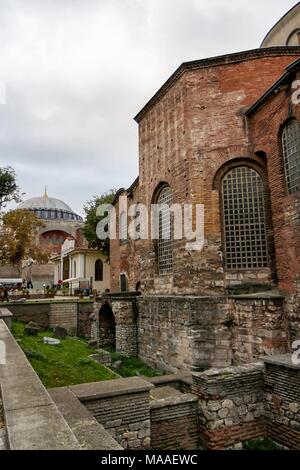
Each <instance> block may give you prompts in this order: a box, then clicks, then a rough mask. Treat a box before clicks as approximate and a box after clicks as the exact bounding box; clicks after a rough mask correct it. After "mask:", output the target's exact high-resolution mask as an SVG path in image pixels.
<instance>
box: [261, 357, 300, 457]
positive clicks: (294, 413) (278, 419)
mask: <svg viewBox="0 0 300 470" xmlns="http://www.w3.org/2000/svg"><path fill="white" fill-rule="evenodd" d="M264 390H265V398H266V399H265V410H266V423H267V431H268V435H269V436H270V437H272V438H273V439H274V440H275V441H277V442H279V443H280V444H282V445H284V446H286V447H288V448H290V449H292V450H300V367H299V366H294V365H293V364H292V363H291V356H290V355H287V356H280V357H273V358H270V359H267V360H266V368H265V380H264Z"/></svg>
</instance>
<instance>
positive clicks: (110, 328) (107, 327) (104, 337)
mask: <svg viewBox="0 0 300 470" xmlns="http://www.w3.org/2000/svg"><path fill="white" fill-rule="evenodd" d="M99 343H100V346H102V347H104V346H113V347H115V345H116V321H115V317H114V314H113V311H112V308H111V306H110V305H109V303H108V302H105V303H104V304H103V305H102V306H101V308H100V311H99Z"/></svg>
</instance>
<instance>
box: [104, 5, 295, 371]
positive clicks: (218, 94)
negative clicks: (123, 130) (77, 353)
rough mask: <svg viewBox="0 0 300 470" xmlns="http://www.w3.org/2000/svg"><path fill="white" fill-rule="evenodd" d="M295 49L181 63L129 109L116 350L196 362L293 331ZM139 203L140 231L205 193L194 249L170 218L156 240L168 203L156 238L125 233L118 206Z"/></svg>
mask: <svg viewBox="0 0 300 470" xmlns="http://www.w3.org/2000/svg"><path fill="white" fill-rule="evenodd" d="M297 12H298V13H297V14H298V16H300V5H299V8H298V10H297ZM287 29H288V28H287V26H286V27H285V32H286V34H288V31H286V30H287ZM299 55H300V47H299V46H291V45H284V46H274V47H262V48H260V49H256V50H251V51H246V52H241V53H234V54H229V55H225V56H221V57H215V58H210V59H204V60H199V61H194V62H188V63H184V64H182V65H181V66H180V67H179V69H178V70H177V71H176V72H175V73H174V74H173V75H172V76H171V77H170V79H169V80H168V81H167V82H166V83H165V84H164V85H163V86H162V88H161V89H160V90H159V91H158V92H157V93H156V94H155V95H154V97H153V98H152V99H151V100H150V101H149V102H148V103H147V104H146V105H145V107H144V108H143V109H142V110H141V111H140V113H139V114H138V115H137V116H136V121H137V123H138V125H139V177H138V178H137V179H136V181H135V182H134V183H133V184H132V185H131V187H130V188H128V189H127V190H125V189H120V190H119V191H118V193H117V196H116V198H115V201H114V206H115V209H116V213H117V215H118V217H117V239H116V240H112V241H111V245H110V246H111V254H110V261H111V287H112V294H111V296H110V299H109V302H110V303H111V305H112V310H113V313H114V317H115V322H116V346H117V350H118V351H119V352H123V353H124V354H127V353H128V351H129V350H130V351H135V352H136V354H137V355H138V356H139V357H141V358H142V359H143V360H144V361H145V362H146V363H148V364H150V365H152V366H154V367H158V368H160V369H163V370H168V371H172V372H177V371H191V370H193V371H195V370H196V371H199V370H206V369H209V368H210V367H222V366H230V365H239V364H244V363H249V362H253V361H255V360H257V359H258V358H260V357H261V356H272V355H274V354H282V353H285V352H290V351H291V350H292V345H293V341H295V340H297V339H299V325H300V309H299V305H300V300H299V289H300V267H299V266H300V230H299V229H300V211H299V209H300V196H299V194H300V123H299V121H300V111H299V104H298V103H300V99H299V96H298V91H297V90H298V89H299V86H298V85H299V83H300V82H297V80H300V60H299ZM295 87H296V88H295ZM138 204H142V205H143V206H145V207H146V208H147V212H148V216H149V224H148V225H149V227H148V228H149V233H150V228H151V222H150V220H151V219H150V213H151V207H152V204H164V205H165V206H164V207H168V206H171V205H172V204H178V205H179V206H180V207H181V208H182V213H184V210H183V206H184V205H185V204H192V205H193V207H195V206H196V205H203V206H204V239H203V246H202V247H201V249H199V250H192V249H191V248H190V245H189V244H187V240H186V239H184V238H183V239H177V238H176V237H175V230H172V228H174V225H173V226H172V223H171V226H170V225H167V231H169V232H167V233H170V239H169V240H165V239H163V237H162V236H161V234H162V233H163V231H164V230H166V228H165V227H166V222H165V212H164V211H165V209H164V210H163V211H162V213H161V215H160V219H159V223H158V228H159V236H158V237H156V238H157V239H153V238H151V237H148V238H147V237H143V236H142V233H141V234H140V235H141V236H140V237H137V239H136V240H133V239H132V238H131V237H130V233H129V234H128V233H127V232H126V233H125V232H124V227H126V225H125V224H124V219H125V220H126V218H127V214H126V210H127V209H126V207H130V206H132V205H137V207H136V208H135V214H136V215H138V213H140V214H141V213H142V211H143V209H142V207H141V206H140V207H139V206H138ZM129 215H130V214H129ZM131 215H132V214H131ZM127 220H128V224H130V222H131V218H130V217H128V218H127ZM171 220H173V219H172V218H171ZM193 229H195V220H194V226H193ZM125 291H129V292H131V294H130V293H128V292H127V293H126V292H125ZM134 291H138V293H139V295H137V293H136V294H133V292H134ZM120 292H121V293H120ZM140 294H141V295H140ZM124 312H125V313H124ZM126 312H127V314H126ZM124 325H125V326H124ZM122 345H126V348H125V349H124V348H123V346H122Z"/></svg>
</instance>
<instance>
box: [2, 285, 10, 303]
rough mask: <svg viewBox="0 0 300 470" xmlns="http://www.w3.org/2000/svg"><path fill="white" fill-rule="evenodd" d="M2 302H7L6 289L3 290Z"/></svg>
mask: <svg viewBox="0 0 300 470" xmlns="http://www.w3.org/2000/svg"><path fill="white" fill-rule="evenodd" d="M2 302H9V297H8V289H7V288H6V287H5V288H4V292H3V297H2Z"/></svg>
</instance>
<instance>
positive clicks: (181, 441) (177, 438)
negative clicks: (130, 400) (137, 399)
mask: <svg viewBox="0 0 300 470" xmlns="http://www.w3.org/2000/svg"><path fill="white" fill-rule="evenodd" d="M197 414H198V400H197V397H195V396H194V395H191V394H189V395H184V394H178V396H171V397H168V398H166V399H159V400H156V401H151V403H150V416H151V449H157V450H195V449H197V448H198V416H197Z"/></svg>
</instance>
